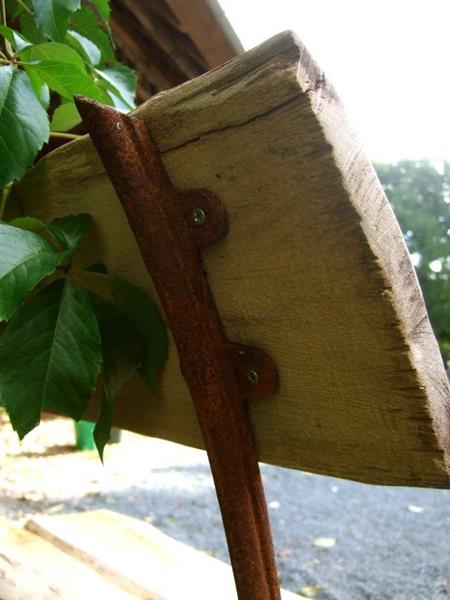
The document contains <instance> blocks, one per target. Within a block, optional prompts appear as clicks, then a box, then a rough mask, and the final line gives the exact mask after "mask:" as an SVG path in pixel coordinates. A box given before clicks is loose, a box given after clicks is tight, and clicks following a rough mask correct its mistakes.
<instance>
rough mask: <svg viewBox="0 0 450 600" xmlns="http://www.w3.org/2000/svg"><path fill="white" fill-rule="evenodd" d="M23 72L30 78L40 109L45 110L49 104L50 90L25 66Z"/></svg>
mask: <svg viewBox="0 0 450 600" xmlns="http://www.w3.org/2000/svg"><path fill="white" fill-rule="evenodd" d="M25 72H26V74H27V75H28V77H29V78H30V81H31V85H32V86H33V90H34V93H35V94H36V98H37V99H38V100H39V102H40V104H41V106H42V108H43V109H44V110H47V109H48V106H49V104H50V90H49V89H48V85H47V84H46V83H44V82H43V81H42V79H41V78H40V77H39V75H38V74H37V73H36V72H35V71H33V69H30V68H29V67H27V66H26V67H25Z"/></svg>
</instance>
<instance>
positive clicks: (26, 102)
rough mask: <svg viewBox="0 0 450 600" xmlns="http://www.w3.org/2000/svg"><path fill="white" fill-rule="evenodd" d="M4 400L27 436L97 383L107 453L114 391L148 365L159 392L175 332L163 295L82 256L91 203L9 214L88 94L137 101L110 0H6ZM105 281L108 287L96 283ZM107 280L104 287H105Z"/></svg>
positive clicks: (2, 61)
mask: <svg viewBox="0 0 450 600" xmlns="http://www.w3.org/2000/svg"><path fill="white" fill-rule="evenodd" d="M0 7H1V24H0V34H1V43H0V153H1V154H0V158H1V161H0V165H1V170H0V189H2V196H1V205H0V219H1V220H0V321H4V322H5V323H6V326H5V327H4V329H3V332H2V333H1V335H0V402H1V404H2V406H3V407H4V408H5V409H6V411H7V412H8V414H9V417H10V420H11V424H12V426H13V428H14V429H15V430H16V431H17V433H18V435H19V437H20V438H23V437H24V436H25V435H26V434H27V433H28V432H29V431H31V430H32V429H33V428H34V427H35V426H36V425H38V423H39V422H40V418H41V413H42V412H43V411H54V412H57V413H59V414H62V415H66V416H69V417H72V418H74V419H76V420H79V419H80V418H81V417H82V416H83V414H84V413H85V411H86V409H87V405H88V402H89V399H90V397H91V396H92V393H93V391H94V390H95V388H96V387H97V388H98V391H99V394H100V395H101V398H102V402H101V409H100V413H99V416H98V419H97V423H96V426H95V429H94V439H95V442H96V445H97V448H98V451H99V454H100V456H101V457H103V450H104V446H105V444H106V442H107V441H108V439H109V435H110V428H111V424H112V414H113V401H114V398H115V396H116V395H117V393H118V392H119V391H120V389H121V387H122V386H123V384H124V383H125V381H126V380H127V379H128V378H129V377H130V376H131V375H132V373H133V372H135V371H138V372H139V373H140V374H141V376H142V377H143V378H144V379H145V381H146V382H147V384H148V386H149V388H150V389H151V390H152V391H155V386H156V378H157V374H158V371H159V369H160V368H161V366H162V364H163V362H164V360H165V357H166V353H167V334H166V330H165V327H164V325H163V323H162V322H161V320H160V318H159V316H158V313H157V311H156V308H155V306H154V305H153V303H152V301H151V300H150V299H149V298H148V297H147V296H146V294H145V293H144V292H143V291H142V290H140V289H139V288H137V287H135V286H134V285H132V284H130V283H128V282H126V281H124V280H122V279H120V278H118V277H116V276H114V275H112V274H110V273H108V272H107V271H106V269H105V267H103V266H102V265H93V266H92V265H91V266H90V265H84V266H83V267H81V268H75V266H74V260H73V257H74V254H75V253H76V252H77V250H78V248H79V246H80V245H81V244H82V243H83V240H84V239H85V237H86V235H87V233H88V232H89V230H90V229H91V227H92V224H93V223H92V218H91V216H90V215H88V214H79V215H67V216H64V217H61V218H58V219H55V220H53V221H52V222H50V223H45V222H43V221H41V220H39V219H36V218H34V217H31V216H20V217H16V218H15V219H13V220H9V221H6V220H5V215H6V214H7V203H8V198H9V196H10V192H11V189H12V187H13V186H14V182H15V181H17V180H20V179H21V178H22V177H23V175H24V174H25V173H26V171H27V170H28V169H29V168H30V167H31V166H32V164H33V163H34V162H35V160H36V157H37V156H38V153H39V151H40V150H41V149H42V148H43V146H44V145H45V144H46V143H47V142H48V141H49V139H51V138H52V137H53V138H61V139H65V140H67V141H71V140H73V139H76V138H77V137H78V134H77V133H75V132H74V130H76V128H77V126H78V125H79V123H80V121H81V119H80V116H79V114H78V112H77V109H76V106H75V104H74V95H77V94H80V95H83V96H86V97H89V98H93V99H95V100H99V101H101V102H103V103H104V104H108V105H111V106H114V107H116V108H117V109H119V110H123V111H129V110H130V109H132V108H134V97H135V90H136V76H135V74H134V72H133V71H132V70H131V69H129V68H128V67H126V66H125V65H123V64H120V63H119V62H118V61H117V60H116V58H115V53H114V45H113V42H112V38H111V34H110V29H109V25H108V20H109V16H110V7H109V3H108V0H89V1H86V2H83V1H81V0H8V1H7V2H5V0H0ZM94 280H97V282H101V286H100V287H101V288H102V289H104V290H107V292H106V293H105V294H104V295H99V294H97V293H95V292H94V291H92V288H93V287H94V288H95V287H96V286H95V285H94V286H92V285H90V282H92V281H94ZM97 287H98V286H97Z"/></svg>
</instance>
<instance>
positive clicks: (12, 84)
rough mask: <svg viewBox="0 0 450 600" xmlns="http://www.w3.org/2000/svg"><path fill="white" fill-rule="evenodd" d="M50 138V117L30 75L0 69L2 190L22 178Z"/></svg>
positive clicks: (11, 68)
mask: <svg viewBox="0 0 450 600" xmlns="http://www.w3.org/2000/svg"><path fill="white" fill-rule="evenodd" d="M48 134H49V129H48V117H47V113H46V112H45V110H44V109H43V108H42V106H41V104H40V103H39V101H38V100H37V98H36V96H35V93H34V90H33V86H32V85H31V81H30V78H29V77H28V75H27V74H26V73H24V72H23V71H19V70H18V69H15V68H13V67H11V66H6V67H0V168H1V170H0V188H2V187H4V186H5V185H6V184H7V183H9V182H10V181H12V180H13V179H20V178H21V177H22V175H23V174H24V173H25V171H26V170H27V168H28V167H29V166H30V165H31V163H32V162H33V160H34V159H35V157H36V154H37V152H38V150H40V149H41V148H42V145H43V144H44V142H46V141H47V140H48Z"/></svg>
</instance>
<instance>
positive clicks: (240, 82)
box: [16, 33, 450, 487]
mask: <svg viewBox="0 0 450 600" xmlns="http://www.w3.org/2000/svg"><path fill="white" fill-rule="evenodd" d="M135 115H136V116H138V117H140V118H142V119H143V120H144V121H145V122H146V124H147V126H148V128H149V130H150V131H151V134H152V136H153V137H154V139H155V142H156V145H157V147H158V149H159V151H160V153H161V158H162V160H163V163H164V166H165V168H166V170H167V172H168V174H169V176H170V178H171V180H172V182H173V183H174V185H175V186H176V187H178V188H179V189H189V188H206V189H209V190H211V191H212V192H214V193H215V194H217V195H218V196H219V198H221V200H222V201H223V203H224V205H225V208H226V211H227V213H228V217H229V221H230V230H229V233H228V235H227V237H226V239H225V240H224V241H222V242H220V243H218V244H215V245H214V246H211V247H210V248H207V249H206V250H205V251H204V254H203V256H204V265H205V270H206V272H207V274H208V279H209V282H210V285H211V289H212V292H213V294H214V297H215V300H216V303H217V306H218V309H219V313H220V315H221V317H222V320H223V323H224V326H225V330H226V334H227V336H228V338H229V339H230V340H233V341H236V342H241V343H244V344H249V345H255V346H258V347H262V348H263V349H265V350H266V351H267V352H268V353H269V354H270V355H271V356H272V357H273V358H274V359H275V361H276V363H277V365H278V367H279V370H280V377H281V388H280V391H279V393H278V394H277V395H276V396H273V397H271V398H269V399H262V400H257V401H256V400H255V401H253V402H252V404H251V415H250V416H251V420H252V423H253V427H254V431H255V437H256V441H257V446H258V450H259V455H260V458H261V460H263V461H265V462H269V463H273V464H278V465H282V466H286V467H291V468H297V469H302V470H307V471H314V472H318V473H324V474H329V475H335V476H338V477H345V478H350V479H356V480H359V481H364V482H370V483H379V484H394V485H418V486H433V487H449V486H450V478H449V474H448V471H446V469H445V467H444V461H445V459H446V460H447V464H450V394H449V387H448V381H447V378H446V374H445V371H444V368H443V364H442V360H441V357H440V354H439V350H438V346H437V344H436V340H435V338H434V335H433V332H432V330H431V327H430V324H429V321H428V317H427V314H426V310H425V305H424V302H423V298H422V294H421V292H420V289H419V286H418V283H417V279H416V276H415V273H414V268H413V267H412V265H411V262H410V259H409V257H408V253H407V250H406V246H405V244H404V242H403V238H402V234H401V232H400V230H399V227H398V225H397V223H396V220H395V218H394V215H393V213H392V210H391V208H390V206H389V203H388V201H387V199H386V197H385V195H384V193H383V191H382V188H381V186H380V184H379V182H378V180H377V178H376V175H375V173H374V170H373V168H372V166H371V164H370V163H369V161H368V160H367V159H366V158H365V156H364V153H363V152H362V150H361V147H360V145H359V143H358V141H357V138H356V137H355V135H354V133H353V132H352V130H351V129H350V127H349V126H348V124H347V121H346V118H345V114H344V111H343V108H342V106H341V104H340V102H339V99H338V98H337V96H336V94H335V92H334V90H333V88H332V86H331V84H330V83H329V82H328V81H327V79H326V78H325V76H324V75H323V73H322V72H321V71H320V69H319V68H318V67H317V65H316V64H315V63H314V62H313V61H312V59H311V57H310V56H309V54H308V52H307V51H306V49H305V48H304V47H303V46H302V45H301V44H300V43H299V42H298V41H297V40H296V39H295V37H294V36H293V35H292V34H290V33H285V34H281V35H279V36H276V37H275V38H273V39H272V40H269V41H268V42H266V43H265V44H263V45H261V46H259V47H258V48H255V49H254V50H252V51H250V52H247V53H245V54H243V55H241V56H239V57H237V58H235V59H233V60H232V61H230V62H229V63H227V64H226V65H224V66H223V67H221V68H219V69H216V70H215V71H212V72H209V73H207V74H205V75H203V76H201V77H198V78H197V79H195V80H192V81H190V82H188V83H186V84H184V85H182V86H179V87H178V88H175V89H173V90H170V91H168V92H164V93H161V94H159V95H157V96H155V97H154V98H152V99H151V100H150V101H149V102H147V103H146V104H145V105H143V106H141V107H140V108H139V109H137V110H136V112H135ZM16 200H17V201H18V202H19V203H20V205H21V206H22V210H23V211H24V212H25V213H27V214H32V215H36V216H39V217H43V218H51V217H54V216H61V215H64V214H68V213H77V212H82V211H87V212H90V213H91V214H92V215H93V216H94V219H95V222H96V228H95V231H94V233H93V234H92V236H91V238H90V240H89V243H87V245H86V247H85V250H84V252H83V253H82V255H81V257H80V260H81V262H83V263H84V264H88V263H89V262H94V261H95V262H98V261H103V262H105V264H106V265H107V266H108V268H109V269H110V271H111V272H113V273H116V274H118V275H122V276H124V277H127V278H129V279H130V280H131V281H133V282H134V283H136V284H139V285H141V286H142V287H144V288H145V289H146V290H147V291H148V292H149V293H150V294H152V295H153V296H154V289H153V286H152V283H151V281H149V278H148V276H147V274H146V271H145V267H144V264H143V262H142V260H141V258H140V256H139V252H138V249H137V246H136V242H135V240H134V238H133V235H132V233H131V231H130V229H129V227H128V225H127V222H126V219H125V216H124V214H123V213H122V209H121V207H120V204H119V202H118V200H117V198H116V197H115V194H114V192H113V190H112V187H111V184H110V182H109V180H108V179H107V177H106V175H105V173H104V170H103V167H102V165H101V162H100V160H99V158H98V157H97V155H96V152H95V150H94V148H93V146H92V144H91V142H90V140H89V139H88V138H85V139H82V140H80V141H77V142H74V143H71V144H68V145H67V146H65V147H63V148H61V149H59V150H57V151H56V152H54V153H52V154H50V155H48V156H46V157H45V158H44V159H42V160H41V161H40V163H39V164H38V165H37V166H36V167H35V168H34V169H32V170H31V171H30V173H29V174H28V176H27V177H26V178H25V179H24V180H23V182H22V184H21V185H20V186H19V188H18V191H17V194H16ZM116 424H118V425H120V426H121V427H123V428H126V429H131V430H133V431H138V432H140V433H145V434H147V435H153V436H157V437H162V438H165V439H169V440H173V441H177V442H181V443H184V444H188V445H193V446H197V447H201V446H202V441H201V437H200V434H199V429H198V426H197V422H196V418H195V414H194V411H193V407H192V402H191V400H190V397H189V393H188V390H187V387H186V385H185V383H184V381H183V379H182V377H181V373H180V370H179V366H178V357H177V355H176V351H175V348H174V345H173V343H171V346H170V352H169V360H168V363H167V365H166V367H165V369H164V372H163V375H162V378H161V383H160V387H159V392H158V395H157V397H156V398H152V397H151V395H150V394H149V392H148V391H147V389H146V388H145V386H144V385H143V384H142V383H141V382H140V381H139V380H138V379H137V378H135V379H134V380H133V382H132V383H131V384H130V385H129V386H128V387H127V389H126V390H124V392H123V394H122V395H121V397H120V399H119V401H118V402H117V407H116Z"/></svg>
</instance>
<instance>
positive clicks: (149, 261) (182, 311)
mask: <svg viewBox="0 0 450 600" xmlns="http://www.w3.org/2000/svg"><path fill="white" fill-rule="evenodd" d="M77 107H78V110H79V112H80V114H81V116H82V118H83V121H84V123H85V125H86V126H87V129H88V131H89V133H90V135H91V138H92V141H93V142H94V144H95V147H96V148H97V151H98V153H99V155H100V157H101V159H102V161H103V164H104V166H105V169H106V172H107V173H108V175H109V177H110V179H111V182H112V184H113V186H114V189H115V191H116V193H117V195H118V197H119V199H120V202H121V204H122V206H123V209H124V211H125V213H126V216H127V218H128V221H129V224H130V227H131V229H132V231H133V233H134V235H135V237H136V240H137V242H138V245H139V248H140V251H141V254H142V257H143V259H144V262H145V265H146V267H147V270H148V272H149V273H150V275H151V277H152V279H153V282H154V285H155V287H156V290H157V292H158V295H159V297H160V300H161V303H162V305H163V308H164V311H165V315H166V318H167V320H168V324H169V327H170V329H171V331H172V334H173V337H174V340H175V343H176V346H177V349H178V353H179V358H180V365H181V370H182V373H183V376H184V378H185V379H186V382H187V384H188V386H189V390H190V393H191V396H192V400H193V402H194V406H195V409H196V412H197V417H198V421H199V424H200V428H201V431H202V435H203V439H204V442H205V447H206V450H207V452H208V457H209V461H210V465H211V471H212V474H213V478H214V483H215V486H216V491H217V496H218V499H219V504H220V508H221V512H222V518H223V523H224V528H225V533H226V537H227V541H228V549H229V553H230V558H231V564H232V567H233V572H234V578H235V582H236V588H237V591H238V597H239V600H280V598H281V596H280V588H279V582H278V576H277V570H276V564H275V558H274V552H273V546H272V538H271V531H270V522H269V517H268V512H267V506H266V501H265V498H264V490H263V485H262V481H261V475H260V471H259V465H258V457H257V453H256V448H255V444H254V439H253V434H252V430H251V425H250V421H249V418H248V414H247V404H246V400H245V399H249V398H257V397H261V396H266V395H268V394H272V393H274V392H275V391H276V390H277V389H278V385H279V381H278V372H277V368H276V366H275V364H274V362H273V361H272V359H271V358H270V357H269V356H268V355H267V354H266V353H265V352H264V351H262V350H260V349H257V348H252V347H249V346H244V345H241V344H236V343H233V342H230V341H229V340H228V339H227V338H226V337H225V334H224V331H223V327H222V323H221V320H220V317H219V314H218V311H217V309H216V306H215V304H214V299H213V297H212V294H211V291H210V288H209V285H208V282H207V279H206V276H205V273H204V271H203V268H202V263H201V256H200V249H201V248H202V247H203V246H206V245H207V244H210V243H212V242H215V241H217V240H219V239H221V238H222V237H224V236H225V235H226V233H227V229H228V221H227V216H226V213H225V210H224V207H223V205H222V203H221V202H220V200H219V199H218V198H217V197H216V196H215V195H214V194H212V193H210V192H208V191H206V190H189V191H178V190H176V189H175V188H174V187H173V185H172V184H171V182H170V180H169V178H168V176H167V174H166V172H165V169H164V167H163V165H162V162H161V160H160V158H159V155H158V151H157V149H156V147H155V144H154V142H153V140H152V139H151V137H150V134H149V132H148V131H147V128H146V126H145V124H144V122H143V121H141V120H139V119H136V118H135V117H130V116H126V115H124V114H122V113H120V112H118V111H117V110H115V109H113V108H110V107H107V106H103V105H102V104H99V103H98V102H94V101H92V100H87V99H85V98H77Z"/></svg>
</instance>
